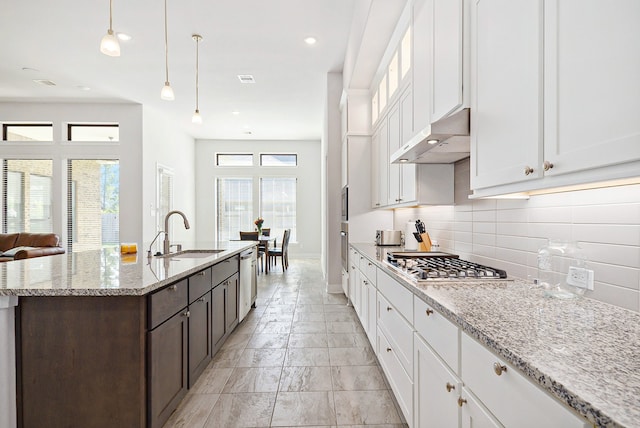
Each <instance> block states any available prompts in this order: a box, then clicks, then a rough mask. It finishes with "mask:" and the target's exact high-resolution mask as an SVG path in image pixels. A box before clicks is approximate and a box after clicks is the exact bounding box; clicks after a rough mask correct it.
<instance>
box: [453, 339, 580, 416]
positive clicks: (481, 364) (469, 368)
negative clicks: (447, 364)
mask: <svg viewBox="0 0 640 428" xmlns="http://www.w3.org/2000/svg"><path fill="white" fill-rule="evenodd" d="M461 350H462V357H461V360H462V376H463V380H464V384H465V386H466V387H467V388H468V389H469V390H471V391H473V393H474V394H475V395H476V396H477V397H478V399H480V400H481V401H482V403H484V405H486V406H487V408H488V409H490V411H491V413H493V415H494V416H495V417H496V418H497V419H498V420H499V421H500V422H501V423H502V424H503V425H504V426H507V427H519V428H528V427H531V428H537V427H547V428H572V427H576V428H578V427H580V428H584V427H586V426H589V425H588V424H586V421H585V420H584V419H582V418H580V417H578V416H577V415H575V414H574V413H573V412H572V411H571V410H569V409H568V408H565V407H564V406H563V405H562V404H561V403H559V402H558V401H556V400H554V399H553V398H551V397H550V396H549V395H547V393H545V392H544V391H543V390H541V389H540V388H538V387H537V386H535V385H534V384H533V383H531V382H530V381H528V380H527V379H526V378H525V377H524V376H523V375H521V374H520V373H518V371H517V370H516V369H515V368H513V367H512V366H510V365H508V364H506V363H505V362H504V361H502V360H501V359H500V358H498V357H497V356H495V355H494V354H493V353H492V352H490V351H489V350H488V349H487V348H485V347H484V346H482V345H481V344H480V343H478V342H477V341H476V340H474V339H472V338H471V337H469V336H468V335H466V334H463V335H462V348H461Z"/></svg>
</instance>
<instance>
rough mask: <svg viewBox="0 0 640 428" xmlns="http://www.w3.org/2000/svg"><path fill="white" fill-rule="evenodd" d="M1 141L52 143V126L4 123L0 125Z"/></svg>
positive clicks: (45, 124) (49, 124)
mask: <svg viewBox="0 0 640 428" xmlns="http://www.w3.org/2000/svg"><path fill="white" fill-rule="evenodd" d="M2 139H3V140H5V141H53V124H51V123H25V124H17V123H16V124H8V123H5V124H4V125H2Z"/></svg>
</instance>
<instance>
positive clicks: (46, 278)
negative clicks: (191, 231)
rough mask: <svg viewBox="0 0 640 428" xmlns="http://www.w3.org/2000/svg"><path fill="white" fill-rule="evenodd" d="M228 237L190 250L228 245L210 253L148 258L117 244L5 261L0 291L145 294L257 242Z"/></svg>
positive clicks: (20, 293)
mask: <svg viewBox="0 0 640 428" xmlns="http://www.w3.org/2000/svg"><path fill="white" fill-rule="evenodd" d="M255 245H256V243H255V242H252V241H228V242H217V243H210V244H208V245H203V244H201V245H199V246H189V247H186V246H185V249H186V248H188V249H190V250H191V249H195V250H197V249H200V250H223V251H221V252H219V253H212V254H210V255H207V256H206V257H193V258H172V257H151V258H147V255H146V252H144V251H141V252H139V253H138V254H124V255H121V254H120V252H119V251H118V249H104V250H95V251H82V252H77V253H67V254H60V255H54V256H45V257H36V258H32V259H25V260H15V261H11V262H4V263H0V296H143V295H145V294H148V293H150V292H152V291H154V290H157V289H158V288H161V287H163V286H165V285H168V284H171V283H173V282H175V281H179V280H180V279H183V278H186V277H187V276H189V275H191V274H193V273H196V272H198V271H200V270H202V269H204V268H206V267H209V266H211V265H214V264H216V263H218V262H219V261H221V260H224V259H227V258H229V257H231V256H234V255H236V254H239V253H241V252H242V251H244V250H246V249H249V248H251V247H253V246H255Z"/></svg>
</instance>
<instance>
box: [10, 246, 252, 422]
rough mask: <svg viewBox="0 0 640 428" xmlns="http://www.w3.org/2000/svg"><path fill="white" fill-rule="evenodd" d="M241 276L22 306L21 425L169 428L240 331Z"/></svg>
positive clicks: (202, 277)
mask: <svg viewBox="0 0 640 428" xmlns="http://www.w3.org/2000/svg"><path fill="white" fill-rule="evenodd" d="M238 267H239V257H238V256H233V257H229V258H227V259H225V260H222V261H220V262H218V263H216V264H214V265H213V266H211V267H208V268H206V269H203V270H202V271H200V272H197V273H195V274H193V275H191V276H190V277H188V278H184V279H182V280H180V281H178V282H176V283H174V284H170V285H168V286H166V287H164V288H161V289H158V290H156V291H154V292H152V293H150V294H148V295H145V296H101V297H98V296H95V297H94V296H50V297H42V296H38V297H36V296H34V297H21V298H20V304H19V305H18V307H17V311H16V357H17V369H18V370H17V373H18V376H17V384H18V386H17V398H18V403H17V406H18V409H17V410H18V426H19V427H21V428H41V427H48V428H55V427H80V426H81V427H83V428H91V427H96V428H98V427H110V428H111V427H127V428H136V427H139V428H156V427H162V425H163V424H164V423H165V422H166V420H167V419H168V418H169V416H170V415H171V413H172V412H173V411H174V410H175V409H176V407H177V406H178V404H179V403H180V401H181V400H182V398H183V397H184V396H185V394H186V393H187V390H188V389H189V388H190V387H191V386H193V385H194V384H195V382H196V380H197V379H198V377H199V376H200V375H201V374H202V372H203V371H204V370H205V368H206V367H207V365H208V364H209V362H210V361H211V358H212V357H213V355H215V353H216V352H217V351H218V350H219V349H220V347H221V346H222V344H223V343H224V341H225V340H226V338H227V337H228V336H229V334H230V333H231V332H232V331H233V329H234V328H235V327H236V326H237V325H238V305H239V302H238V297H239V292H238V291H239V290H238V287H239V273H238V272H239V271H238Z"/></svg>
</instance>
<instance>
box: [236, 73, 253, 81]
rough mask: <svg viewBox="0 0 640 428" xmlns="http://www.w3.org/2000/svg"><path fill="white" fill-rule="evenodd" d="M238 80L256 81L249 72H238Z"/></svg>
mask: <svg viewBox="0 0 640 428" xmlns="http://www.w3.org/2000/svg"><path fill="white" fill-rule="evenodd" d="M238 80H240V83H256V81H255V79H254V78H253V76H252V75H250V74H238Z"/></svg>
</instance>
